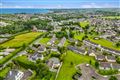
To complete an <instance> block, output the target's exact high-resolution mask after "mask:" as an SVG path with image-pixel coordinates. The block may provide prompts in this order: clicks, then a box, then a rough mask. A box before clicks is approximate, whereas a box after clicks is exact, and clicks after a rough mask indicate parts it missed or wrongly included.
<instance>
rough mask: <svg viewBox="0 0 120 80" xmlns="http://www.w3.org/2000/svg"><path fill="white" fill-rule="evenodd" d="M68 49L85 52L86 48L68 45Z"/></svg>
mask: <svg viewBox="0 0 120 80" xmlns="http://www.w3.org/2000/svg"><path fill="white" fill-rule="evenodd" d="M68 49H69V50H72V51H75V52H78V53H85V50H82V49H79V48H77V47H74V46H68Z"/></svg>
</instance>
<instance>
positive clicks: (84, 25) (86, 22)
mask: <svg viewBox="0 0 120 80" xmlns="http://www.w3.org/2000/svg"><path fill="white" fill-rule="evenodd" d="M88 24H89V22H88V21H83V22H80V23H79V25H80V26H81V27H83V28H84V27H86V26H87V25H88Z"/></svg>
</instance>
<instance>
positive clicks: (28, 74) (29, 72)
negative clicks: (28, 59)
mask: <svg viewBox="0 0 120 80" xmlns="http://www.w3.org/2000/svg"><path fill="white" fill-rule="evenodd" d="M31 75H32V72H31V71H29V70H27V71H25V72H24V76H23V77H22V79H21V80H26V79H27V78H28V77H29V76H31Z"/></svg>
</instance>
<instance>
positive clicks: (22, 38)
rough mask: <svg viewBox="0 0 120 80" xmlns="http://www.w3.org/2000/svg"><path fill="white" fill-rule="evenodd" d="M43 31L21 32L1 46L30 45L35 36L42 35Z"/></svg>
mask: <svg viewBox="0 0 120 80" xmlns="http://www.w3.org/2000/svg"><path fill="white" fill-rule="evenodd" d="M41 34H42V33H41V32H30V33H26V34H21V35H18V36H16V37H15V38H14V39H12V40H10V41H7V42H5V43H3V44H1V45H0V46H2V47H21V46H22V45H23V44H26V45H28V44H29V43H31V42H32V41H33V40H34V39H35V38H37V37H38V36H40V35H41Z"/></svg>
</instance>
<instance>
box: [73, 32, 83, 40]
mask: <svg viewBox="0 0 120 80" xmlns="http://www.w3.org/2000/svg"><path fill="white" fill-rule="evenodd" d="M84 36H85V34H84V33H81V34H80V35H76V34H75V35H74V39H78V40H82V38H83V37H84Z"/></svg>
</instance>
